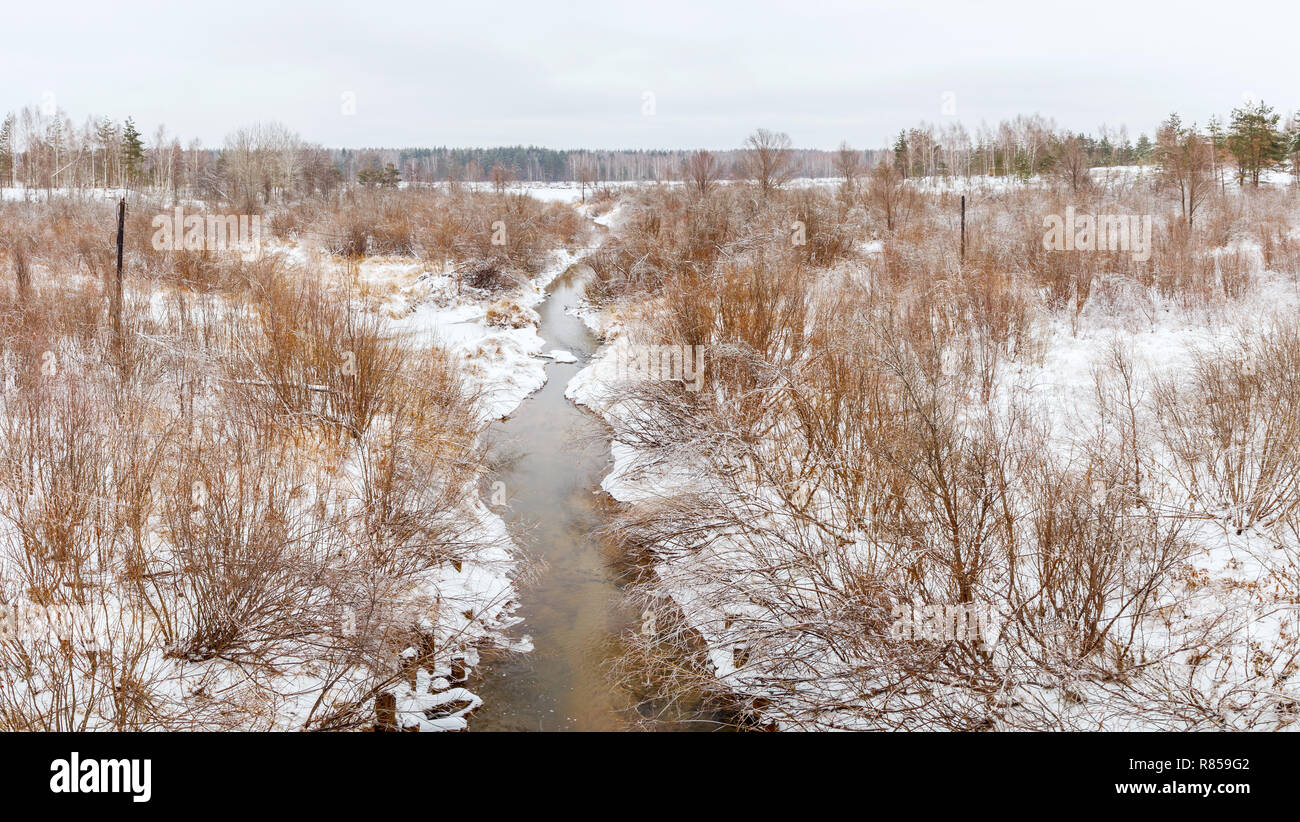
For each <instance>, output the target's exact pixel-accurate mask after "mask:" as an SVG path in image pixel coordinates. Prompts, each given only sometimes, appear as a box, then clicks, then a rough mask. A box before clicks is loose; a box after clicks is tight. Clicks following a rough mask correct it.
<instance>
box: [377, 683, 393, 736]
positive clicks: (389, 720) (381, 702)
mask: <svg viewBox="0 0 1300 822" xmlns="http://www.w3.org/2000/svg"><path fill="white" fill-rule="evenodd" d="M375 730H376V731H379V732H381V733H383V732H390V733H391V732H393V731H396V730H397V697H395V696H393V695H392V694H390V693H387V692H385V693H382V694H379V695H377V696H376V697H375Z"/></svg>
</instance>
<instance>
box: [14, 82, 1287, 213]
mask: <svg viewBox="0 0 1300 822" xmlns="http://www.w3.org/2000/svg"><path fill="white" fill-rule="evenodd" d="M759 133H761V134H765V135H766V136H767V138H770V139H771V140H772V142H771V145H770V146H769V149H770V150H771V151H774V152H775V154H776V155H779V157H780V166H781V170H782V175H781V176H782V177H783V178H785V179H789V178H790V177H814V178H817V177H840V176H844V175H845V173H848V172H849V170H851V169H855V168H859V167H862V168H869V167H872V166H875V165H878V164H879V163H881V162H882V161H888V162H892V163H893V164H894V165H895V166H896V168H897V170H898V171H899V172H901V173H902V175H903V176H906V177H921V176H925V177H931V176H954V177H971V176H990V175H991V176H1017V177H1022V178H1028V177H1029V176H1032V175H1037V174H1044V173H1048V172H1056V173H1061V172H1064V173H1067V174H1069V175H1070V176H1071V177H1072V179H1073V180H1075V182H1077V180H1078V177H1079V174H1080V172H1081V171H1082V170H1084V169H1087V168H1092V167H1097V166H1114V165H1137V164H1145V163H1148V162H1150V163H1153V164H1156V165H1160V166H1162V167H1164V166H1168V165H1170V164H1171V163H1172V162H1174V161H1175V160H1176V161H1177V163H1178V164H1179V166H1180V167H1181V166H1187V165H1188V164H1191V166H1193V167H1194V168H1199V166H1201V165H1207V164H1208V165H1209V166H1210V167H1211V168H1214V169H1217V168H1219V167H1221V166H1222V165H1224V164H1228V163H1233V164H1235V165H1236V171H1237V174H1238V177H1239V179H1243V180H1244V179H1247V178H1250V179H1251V180H1252V181H1253V182H1255V183H1258V180H1259V175H1260V173H1261V171H1264V170H1267V169H1269V168H1288V169H1289V170H1291V171H1292V173H1293V174H1295V175H1296V176H1297V177H1298V178H1300V117H1297V116H1292V117H1289V118H1287V120H1286V121H1285V122H1281V121H1280V115H1279V114H1278V113H1276V112H1274V111H1273V109H1271V108H1270V107H1268V106H1266V105H1264V104H1263V103H1250V104H1248V105H1245V106H1242V107H1239V108H1237V109H1235V110H1233V112H1232V114H1231V117H1230V118H1229V120H1228V121H1227V122H1223V121H1220V120H1219V119H1218V118H1211V120H1210V121H1209V122H1208V123H1206V124H1205V125H1204V126H1203V127H1198V126H1196V125H1195V124H1193V125H1190V126H1188V125H1184V124H1182V122H1181V121H1180V120H1178V119H1177V118H1176V117H1174V118H1171V119H1170V120H1168V121H1166V122H1165V123H1162V124H1161V127H1160V129H1159V131H1157V133H1156V139H1155V140H1152V139H1149V138H1148V137H1147V136H1146V135H1145V134H1143V135H1139V136H1138V138H1137V139H1136V140H1130V138H1129V135H1128V133H1127V131H1126V130H1125V129H1123V128H1120V129H1117V130H1112V129H1107V128H1105V127H1103V128H1101V129H1099V130H1098V131H1097V132H1096V133H1094V134H1082V133H1074V132H1070V131H1067V130H1064V129H1059V128H1057V127H1056V125H1055V124H1054V123H1053V122H1052V121H1051V120H1047V119H1044V118H1043V117H1040V116H1037V115H1035V116H1032V117H1017V118H1015V119H1013V120H1009V121H1004V122H1001V123H999V124H998V125H997V126H996V127H993V128H991V127H988V126H981V127H980V128H979V129H977V130H976V131H975V132H974V133H972V132H969V131H967V129H966V128H965V127H964V126H963V125H961V124H960V123H957V122H955V121H954V122H949V123H945V124H944V125H942V126H935V125H929V124H924V123H923V124H921V125H920V126H918V127H916V128H911V129H906V130H904V131H902V132H900V133H899V135H898V137H897V138H896V139H895V140H894V141H893V143H892V145H890V146H888V147H883V148H878V149H862V148H860V147H851V146H849V145H848V144H847V143H846V144H844V145H842V146H841V147H840V148H839V149H838V150H835V151H825V150H817V149H798V148H794V147H792V146H791V145H790V141H789V137H788V136H787V135H785V134H781V133H779V132H767V131H764V130H762V129H759V130H758V132H756V134H759ZM752 139H753V138H752V137H751V141H752ZM1174 148H1177V150H1176V151H1175V150H1174ZM697 155H703V156H697ZM1203 155H1204V156H1203ZM774 156H775V155H774ZM1189 158H1190V159H1189ZM1207 158H1208V159H1207ZM754 159H755V150H754V146H753V145H752V143H747V145H746V146H745V147H738V148H736V149H734V150H729V151H715V152H707V153H699V152H695V151H691V150H626V151H617V150H614V151H604V150H585V149H575V150H566V151H562V150H555V149H549V148H540V147H537V146H505V147H500V148H449V147H441V148H371V149H336V148H327V147H324V146H321V145H318V144H313V143H308V142H305V141H303V140H302V139H301V138H300V137H299V136H298V135H297V134H295V133H294V132H293V131H291V130H290V129H288V128H287V127H285V126H283V125H280V124H277V123H269V124H257V125H253V126H248V127H245V128H241V129H238V130H237V131H234V132H232V133H231V134H230V135H228V136H227V137H226V138H225V140H224V142H223V145H222V147H221V148H219V149H218V148H211V147H205V146H203V145H202V144H201V143H200V142H199V141H198V140H192V141H189V142H188V143H185V144H182V142H181V140H180V139H179V138H177V137H175V136H172V135H169V134H167V132H166V129H165V128H163V127H159V128H158V129H157V130H156V131H155V132H154V134H153V135H152V137H151V138H146V137H145V136H144V135H142V134H141V133H140V132H139V131H138V130H137V129H136V127H135V124H134V122H133V120H132V119H131V118H129V117H128V118H127V119H126V120H125V121H124V122H120V123H119V122H116V121H114V120H112V119H110V118H100V119H95V118H88V119H87V120H86V121H85V122H84V123H83V124H81V125H79V126H78V125H76V124H74V123H73V122H72V120H71V119H70V118H68V116H67V115H66V114H64V113H63V112H62V111H61V110H47V109H44V108H38V107H31V106H29V107H27V108H24V109H23V110H21V111H20V112H17V113H16V114H9V115H7V116H5V117H4V118H3V119H2V120H0V186H11V187H12V186H23V187H26V188H33V189H52V188H95V187H110V188H115V187H125V186H148V187H152V188H155V189H162V190H165V191H172V192H175V193H176V194H177V195H179V194H182V193H183V194H186V195H188V196H195V197H203V198H207V199H220V200H225V201H229V202H234V203H238V204H240V205H241V206H244V207H247V208H249V209H253V208H256V207H257V206H258V204H260V203H267V202H270V201H271V200H272V199H274V198H277V197H282V196H309V195H312V194H316V193H322V192H329V191H332V190H334V189H336V188H338V187H339V186H341V185H343V184H349V183H361V184H363V185H377V186H392V185H397V184H399V183H401V182H408V183H433V182H443V181H447V182H455V181H461V182H480V181H484V182H491V183H493V184H494V185H496V186H498V187H504V186H506V185H508V184H510V183H511V182H516V181H527V182H542V183H550V182H558V181H579V182H583V183H594V182H598V181H616V182H622V181H658V180H674V179H684V178H687V177H692V176H698V175H697V174H696V172H699V171H700V170H701V169H705V168H707V169H708V174H707V175H706V176H709V177H711V178H714V179H738V178H749V179H753V178H754V174H753V171H754V164H753V163H752V162H751V161H752V160H754ZM771 159H772V158H771V157H767V158H765V160H764V162H762V163H760V164H759V165H760V166H765V165H768V164H769V162H768V161H770V160H771ZM693 160H698V162H696V163H695V171H694V172H692V171H691V170H689V166H691V165H692V162H693ZM768 170H769V171H770V170H771V169H770V168H769V169H768Z"/></svg>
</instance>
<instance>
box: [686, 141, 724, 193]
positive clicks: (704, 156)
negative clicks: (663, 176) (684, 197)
mask: <svg viewBox="0 0 1300 822" xmlns="http://www.w3.org/2000/svg"><path fill="white" fill-rule="evenodd" d="M721 172H722V168H721V165H720V164H719V163H718V158H717V157H716V156H714V154H713V152H711V151H705V150H704V149H700V150H699V151H697V152H695V153H694V154H691V155H690V156H688V157H687V158H686V160H685V162H683V163H682V176H683V177H685V178H686V180H687V181H688V182H689V183H690V184H691V186H693V187H694V188H695V193H696V194H698V195H699V196H701V197H703V196H705V195H707V194H708V193H709V191H710V190H711V189H712V188H713V186H714V185H715V184H716V183H717V182H718V177H720V176H721Z"/></svg>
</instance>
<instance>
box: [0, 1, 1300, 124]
mask: <svg viewBox="0 0 1300 822" xmlns="http://www.w3.org/2000/svg"><path fill="white" fill-rule="evenodd" d="M241 7H243V8H241ZM1297 8H1300V5H1297V4H1296V3H1294V2H1292V1H1291V0H1275V2H1260V0H1233V2H1230V3H1222V2H1216V3H1208V2H1204V3H1203V2H1196V0H1192V1H1191V2H1178V3H1173V2H1168V3H1159V4H1157V3H1152V2H1146V0H1122V2H1117V1H1116V0H1098V1H1097V2H1090V3H1070V2H1064V1H1063V0H1047V1H1046V2H1034V3H1030V2H1018V1H1016V2H1011V1H1010V0H994V1H993V2H980V0H956V1H955V2H954V0H912V2H877V1H876V0H865V1H863V2H830V1H829V0H790V1H789V2H782V3H771V2H761V1H760V0H744V1H743V2H741V1H740V0H736V1H735V2H730V1H729V2H707V0H704V1H703V2H677V0H649V1H648V2H640V3H618V2H609V1H607V2H586V0H579V2H570V1H569V0H557V1H556V2H538V0H531V1H529V2H519V1H517V0H495V1H494V2H487V3H483V2H458V3H454V4H450V3H444V2H439V1H438V0H433V2H419V1H418V0H412V1H411V2H405V1H401V2H399V1H398V0H368V1H367V2H349V3H344V2H338V0H315V2H310V3H308V2H296V1H294V2H278V3H277V2H274V0H267V2H265V3H256V4H252V3H250V4H242V3H234V2H212V1H211V0H199V1H198V2H188V3H187V2H184V1H183V0H171V2H167V3H163V2H138V1H137V0H123V2H105V0H96V2H93V3H91V2H83V0H71V2H59V0H54V2H50V1H49V0H46V1H45V2H36V3H21V4H14V3H6V9H5V14H4V19H3V28H0V38H3V42H4V45H3V46H2V47H0V48H2V51H0V109H3V110H14V109H17V108H21V107H22V106H23V105H27V104H33V105H39V104H40V103H41V102H42V101H45V100H51V99H52V100H53V101H54V102H55V103H56V104H57V105H58V106H59V107H61V108H62V109H64V110H65V111H66V112H67V113H68V114H69V115H71V116H72V118H73V119H74V120H76V121H78V122H80V121H81V120H83V119H84V118H85V117H86V116H87V115H88V114H96V115H109V116H112V117H114V118H115V119H122V118H125V117H126V116H127V115H132V116H134V117H135V119H136V122H137V124H139V126H140V129H141V131H143V132H144V133H145V134H146V136H151V135H152V133H153V130H154V128H155V127H156V126H157V125H158V124H160V123H162V124H166V126H167V129H168V131H169V133H171V134H179V135H180V136H181V137H182V138H184V139H187V140H188V139H190V138H193V137H198V138H200V139H201V140H203V142H204V143H205V144H207V145H219V144H220V142H221V139H222V137H223V136H224V135H225V134H226V133H228V132H229V131H231V130H232V129H233V128H234V127H236V126H239V125H244V124H248V123H252V122H256V121H259V120H278V121H280V122H283V123H285V124H286V125H288V126H290V127H291V128H293V129H294V130H296V131H298V132H299V134H301V135H302V137H303V138H304V139H306V140H309V141H312V142H319V143H323V144H326V145H331V146H351V147H361V146H413V145H456V146H470V145H474V146H488V145H511V144H516V143H523V144H535V145H543V146H549V147H552V148H669V147H674V148H675V147H697V146H702V147H706V148H732V147H736V146H738V145H739V144H740V142H741V141H742V140H743V139H744V136H745V135H746V134H747V133H748V132H750V131H752V130H753V129H754V128H755V127H758V126H763V127H767V128H771V129H776V130H781V131H786V132H788V133H789V134H790V136H791V137H792V138H793V140H794V143H795V145H797V146H801V147H811V148H833V147H835V146H836V145H838V144H839V142H840V140H842V139H847V140H849V141H850V142H851V143H853V144H854V145H857V146H859V147H863V148H874V147H879V146H882V145H884V144H886V143H887V142H889V141H890V139H891V137H892V135H894V134H897V132H898V131H899V129H901V128H903V127H906V126H911V125H915V124H917V123H919V122H920V121H922V120H924V121H928V122H932V123H941V122H945V121H947V120H951V119H953V118H954V116H955V119H958V120H960V121H962V122H963V123H965V124H966V125H967V127H968V128H971V129H972V130H973V129H974V128H975V127H976V126H978V125H979V124H980V123H981V122H982V121H983V122H987V123H989V124H994V123H996V122H997V121H998V120H999V119H1001V118H1004V117H1011V116H1014V115H1015V114H1033V113H1041V114H1043V115H1044V116H1047V117H1051V118H1053V119H1054V120H1055V121H1056V122H1057V123H1058V124H1059V125H1062V126H1066V127H1069V128H1072V129H1076V130H1094V129H1095V128H1096V127H1097V126H1099V125H1102V124H1103V123H1104V124H1106V125H1109V126H1111V127H1118V126H1119V125H1121V124H1125V125H1127V126H1128V128H1129V131H1130V133H1131V134H1132V135H1133V136H1134V137H1136V135H1137V134H1138V133H1140V132H1143V131H1145V132H1148V133H1149V132H1151V130H1152V129H1153V127H1154V125H1155V124H1156V123H1157V122H1158V121H1159V120H1160V119H1161V118H1162V117H1163V116H1164V115H1165V114H1167V113H1168V112H1169V111H1171V110H1177V111H1179V112H1180V113H1182V114H1183V116H1184V120H1188V121H1190V120H1197V121H1201V122H1203V121H1204V120H1205V119H1206V118H1207V117H1208V116H1209V115H1210V114H1212V113H1215V112H1218V113H1221V114H1226V113H1227V112H1228V111H1229V110H1230V109H1231V108H1232V107H1233V106H1235V105H1238V104H1239V103H1240V102H1242V100H1243V98H1244V97H1245V96H1246V95H1253V96H1255V97H1258V98H1262V99H1263V100H1265V101H1266V102H1269V103H1271V104H1273V105H1274V106H1275V107H1276V108H1277V109H1278V110H1279V111H1283V112H1286V111H1293V110H1295V109H1296V108H1297V107H1300V84H1298V83H1297V82H1296V81H1297V79H1300V60H1298V58H1297V53H1298V52H1300V34H1298V27H1297V23H1298V22H1300V11H1297ZM347 94H351V95H354V96H353V97H352V98H351V99H353V100H354V101H355V113H353V114H347V113H345V110H346V108H347V106H346V99H345V95H347ZM51 95H52V97H51ZM648 95H653V96H648ZM945 95H951V96H947V97H945ZM945 101H947V102H948V103H949V106H948V107H947V108H945V105H944V103H945ZM954 105H955V115H953V114H952V113H951V112H952V108H953V106H954ZM1284 116H1285V115H1284Z"/></svg>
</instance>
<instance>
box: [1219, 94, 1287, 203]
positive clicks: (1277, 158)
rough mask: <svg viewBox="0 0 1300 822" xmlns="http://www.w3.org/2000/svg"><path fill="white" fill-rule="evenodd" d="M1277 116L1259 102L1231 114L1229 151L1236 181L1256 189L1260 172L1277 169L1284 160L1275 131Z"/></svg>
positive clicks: (1281, 141) (1282, 141)
mask: <svg viewBox="0 0 1300 822" xmlns="http://www.w3.org/2000/svg"><path fill="white" fill-rule="evenodd" d="M1278 119H1279V118H1278V115H1277V114H1276V113H1275V112H1274V111H1273V109H1272V107H1271V106H1268V105H1265V104H1264V102H1263V101H1262V100H1261V101H1260V102H1259V103H1256V104H1255V105H1250V104H1247V105H1244V106H1242V107H1241V108H1235V109H1233V110H1232V124H1231V126H1229V129H1228V139H1227V143H1228V150H1229V151H1231V152H1232V156H1233V157H1235V158H1236V159H1237V181H1238V182H1239V183H1243V184H1244V183H1245V181H1246V178H1247V177H1249V178H1250V181H1251V183H1252V184H1253V185H1254V186H1255V187H1258V186H1259V175H1260V172H1263V171H1267V170H1268V169H1271V168H1276V167H1277V165H1278V164H1279V163H1280V162H1282V160H1283V158H1284V157H1285V156H1286V142H1285V139H1284V138H1283V136H1282V133H1281V132H1280V131H1278V128H1277V121H1278Z"/></svg>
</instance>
